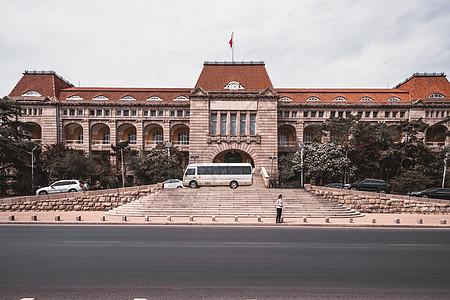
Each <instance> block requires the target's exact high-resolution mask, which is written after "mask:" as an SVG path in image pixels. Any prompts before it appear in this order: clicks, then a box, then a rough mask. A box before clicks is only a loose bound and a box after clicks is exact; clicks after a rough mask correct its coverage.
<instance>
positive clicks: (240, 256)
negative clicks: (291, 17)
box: [0, 225, 450, 300]
mask: <svg viewBox="0 0 450 300" xmlns="http://www.w3.org/2000/svg"><path fill="white" fill-rule="evenodd" d="M449 270H450V231H449V230H448V229H376V228H308V227H301V228H295V227H277V228H276V227H242V226H241V227H216V226H211V227H200V226H199V227H197V226H185V227H181V226H180V227H178V226H176V227H175V226H173V227H172V226H122V227H121V226H104V227H102V226H61V225H60V226H0V299H8V300H10V299H23V298H35V299H36V300H38V299H136V298H142V299H449V297H450V296H449V295H450V272H449Z"/></svg>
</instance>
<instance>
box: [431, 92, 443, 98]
mask: <svg viewBox="0 0 450 300" xmlns="http://www.w3.org/2000/svg"><path fill="white" fill-rule="evenodd" d="M428 99H445V96H444V95H442V94H441V93H433V94H431V95H430V96H428Z"/></svg>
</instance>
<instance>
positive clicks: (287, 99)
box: [278, 97, 292, 102]
mask: <svg viewBox="0 0 450 300" xmlns="http://www.w3.org/2000/svg"><path fill="white" fill-rule="evenodd" d="M278 101H281V102H292V99H291V98H289V97H281V98H280V99H278Z"/></svg>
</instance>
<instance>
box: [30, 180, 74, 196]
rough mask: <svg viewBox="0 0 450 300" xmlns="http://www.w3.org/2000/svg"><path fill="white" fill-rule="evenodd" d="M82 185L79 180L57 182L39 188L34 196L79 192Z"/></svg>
mask: <svg viewBox="0 0 450 300" xmlns="http://www.w3.org/2000/svg"><path fill="white" fill-rule="evenodd" d="M82 190H83V185H82V184H81V182H80V181H79V180H59V181H56V182H54V183H53V184H52V185H50V186H47V187H43V188H40V189H38V190H37V191H36V195H47V194H55V193H73V192H81V191H82Z"/></svg>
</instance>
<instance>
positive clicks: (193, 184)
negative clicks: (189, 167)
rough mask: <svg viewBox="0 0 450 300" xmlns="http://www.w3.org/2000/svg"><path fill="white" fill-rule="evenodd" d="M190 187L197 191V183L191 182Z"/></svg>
mask: <svg viewBox="0 0 450 300" xmlns="http://www.w3.org/2000/svg"><path fill="white" fill-rule="evenodd" d="M189 187H190V188H191V189H196V188H198V184H197V181H191V182H189Z"/></svg>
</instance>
